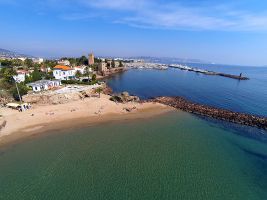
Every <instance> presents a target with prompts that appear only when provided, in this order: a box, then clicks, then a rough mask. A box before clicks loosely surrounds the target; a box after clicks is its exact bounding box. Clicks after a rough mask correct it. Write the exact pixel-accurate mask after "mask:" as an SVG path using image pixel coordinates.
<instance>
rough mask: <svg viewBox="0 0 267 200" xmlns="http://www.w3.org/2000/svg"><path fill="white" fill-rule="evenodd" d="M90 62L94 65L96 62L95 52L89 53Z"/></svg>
mask: <svg viewBox="0 0 267 200" xmlns="http://www.w3.org/2000/svg"><path fill="white" fill-rule="evenodd" d="M88 64H89V65H93V64H95V56H94V54H93V53H90V54H89V58H88Z"/></svg>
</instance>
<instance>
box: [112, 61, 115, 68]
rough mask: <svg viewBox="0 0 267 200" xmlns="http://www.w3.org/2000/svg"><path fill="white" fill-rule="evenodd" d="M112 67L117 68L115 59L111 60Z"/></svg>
mask: <svg viewBox="0 0 267 200" xmlns="http://www.w3.org/2000/svg"><path fill="white" fill-rule="evenodd" d="M111 67H112V68H115V61H114V60H112V61H111Z"/></svg>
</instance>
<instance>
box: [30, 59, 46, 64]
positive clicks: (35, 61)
mask: <svg viewBox="0 0 267 200" xmlns="http://www.w3.org/2000/svg"><path fill="white" fill-rule="evenodd" d="M32 61H33V62H34V63H37V64H42V63H43V62H44V59H43V58H33V59H32Z"/></svg>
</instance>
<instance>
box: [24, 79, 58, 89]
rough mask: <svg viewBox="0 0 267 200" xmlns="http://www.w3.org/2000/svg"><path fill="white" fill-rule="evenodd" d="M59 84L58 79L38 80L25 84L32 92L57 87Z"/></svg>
mask: <svg viewBox="0 0 267 200" xmlns="http://www.w3.org/2000/svg"><path fill="white" fill-rule="evenodd" d="M60 85H61V81H60V80H52V81H50V80H40V81H36V82H34V83H29V84H27V86H28V87H30V88H32V90H33V91H34V92H41V91H44V90H50V89H53V88H57V87H59V86H60Z"/></svg>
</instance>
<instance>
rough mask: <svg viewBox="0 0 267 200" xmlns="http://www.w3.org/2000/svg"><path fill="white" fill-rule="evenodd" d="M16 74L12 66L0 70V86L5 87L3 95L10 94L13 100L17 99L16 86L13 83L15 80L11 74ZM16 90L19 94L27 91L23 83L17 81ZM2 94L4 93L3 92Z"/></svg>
mask: <svg viewBox="0 0 267 200" xmlns="http://www.w3.org/2000/svg"><path fill="white" fill-rule="evenodd" d="M15 75H17V73H16V71H15V70H14V69H13V67H7V68H2V69H1V71H0V78H1V81H0V87H1V88H5V97H6V98H7V94H8V95H12V96H13V97H14V99H15V100H19V96H18V92H17V88H16V85H15V80H14V78H13V76H15ZM17 86H18V90H19V93H20V95H21V96H23V95H25V94H27V93H28V88H27V86H26V85H25V83H18V84H17ZM3 94H4V93H3Z"/></svg>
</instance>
